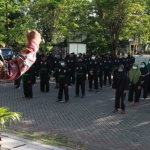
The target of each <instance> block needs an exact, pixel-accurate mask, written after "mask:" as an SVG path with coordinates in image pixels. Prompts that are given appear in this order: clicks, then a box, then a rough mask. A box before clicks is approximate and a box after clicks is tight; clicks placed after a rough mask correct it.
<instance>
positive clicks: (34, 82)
mask: <svg viewBox="0 0 150 150" xmlns="http://www.w3.org/2000/svg"><path fill="white" fill-rule="evenodd" d="M31 67H32V69H33V74H32V85H33V86H34V85H35V84H36V71H37V66H36V62H35V63H34V64H33V65H32V66H31Z"/></svg>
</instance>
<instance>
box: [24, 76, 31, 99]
mask: <svg viewBox="0 0 150 150" xmlns="http://www.w3.org/2000/svg"><path fill="white" fill-rule="evenodd" d="M28 81H29V77H28V76H23V92H24V96H25V97H31V98H32V97H33V93H32V82H30V83H28Z"/></svg>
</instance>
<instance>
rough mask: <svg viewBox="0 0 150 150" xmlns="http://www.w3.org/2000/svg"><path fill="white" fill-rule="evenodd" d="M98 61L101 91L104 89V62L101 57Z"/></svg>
mask: <svg viewBox="0 0 150 150" xmlns="http://www.w3.org/2000/svg"><path fill="white" fill-rule="evenodd" d="M97 61H98V66H99V72H98V78H99V83H100V89H103V71H104V61H103V59H102V58H101V56H100V55H98V59H97Z"/></svg>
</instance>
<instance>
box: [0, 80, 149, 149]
mask: <svg viewBox="0 0 150 150" xmlns="http://www.w3.org/2000/svg"><path fill="white" fill-rule="evenodd" d="M86 84H87V85H86V97H85V98H84V99H82V98H74V87H70V88H69V95H70V101H69V102H68V103H67V104H66V103H56V102H55V101H56V100H57V92H58V90H57V89H54V81H53V80H52V81H51V88H50V89H51V91H50V93H40V90H39V83H37V85H36V86H35V87H33V91H34V92H33V93H34V99H32V100H30V101H29V100H24V99H22V96H23V91H22V88H21V89H20V90H16V89H14V85H13V84H12V83H2V82H1V83H0V96H1V97H0V106H1V107H2V106H7V107H9V108H10V109H11V110H12V111H19V112H23V118H22V121H21V122H20V123H19V124H17V125H14V126H12V130H14V129H17V128H18V129H19V128H22V129H30V130H32V131H36V132H42V133H57V134H65V135H67V136H70V137H72V138H73V139H74V140H80V141H83V142H85V143H86V146H87V147H88V148H87V149H88V150H149V149H150V115H149V114H150V100H149V99H148V100H147V101H146V102H143V101H140V103H139V105H138V106H129V103H128V102H126V114H124V115H122V114H121V113H120V112H119V113H117V114H113V113H112V110H113V109H114V93H113V91H112V89H111V88H110V87H105V88H104V90H102V91H100V92H99V93H95V92H88V81H87V82H86Z"/></svg>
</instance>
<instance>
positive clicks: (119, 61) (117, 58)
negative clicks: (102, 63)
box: [113, 53, 121, 70]
mask: <svg viewBox="0 0 150 150" xmlns="http://www.w3.org/2000/svg"><path fill="white" fill-rule="evenodd" d="M120 64H121V59H120V54H119V53H118V54H117V57H116V59H114V62H113V66H114V69H115V70H118V67H119V65H120Z"/></svg>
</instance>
